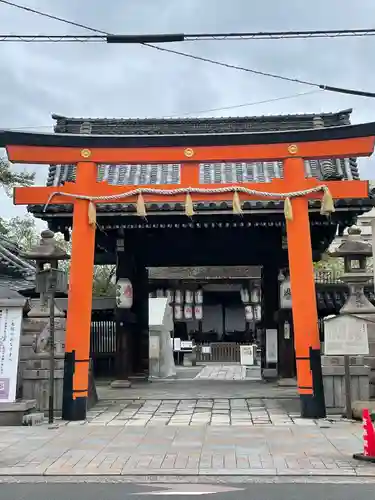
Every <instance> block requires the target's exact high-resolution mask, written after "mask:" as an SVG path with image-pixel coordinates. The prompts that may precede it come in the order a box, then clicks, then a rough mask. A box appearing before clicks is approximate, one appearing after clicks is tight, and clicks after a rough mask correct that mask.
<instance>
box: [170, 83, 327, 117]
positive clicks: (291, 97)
mask: <svg viewBox="0 0 375 500" xmlns="http://www.w3.org/2000/svg"><path fill="white" fill-rule="evenodd" d="M318 92H323V91H322V90H321V89H317V90H309V91H308V92H300V93H298V94H292V95H286V96H281V97H273V98H271V99H265V100H263V101H255V102H245V103H242V104H234V105H231V106H222V107H220V108H211V109H205V110H200V111H189V112H188V113H180V114H179V115H171V116H166V117H165V118H177V117H179V116H190V115H203V114H206V113H215V112H217V111H227V110H230V109H238V108H245V107H249V106H256V105H259V104H268V103H270V102H276V101H283V100H286V99H294V98H296V97H302V96H305V95H310V94H317V93H318Z"/></svg>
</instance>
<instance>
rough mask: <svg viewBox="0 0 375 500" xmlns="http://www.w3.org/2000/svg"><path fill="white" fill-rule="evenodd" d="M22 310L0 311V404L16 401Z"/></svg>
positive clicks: (8, 309) (11, 308)
mask: <svg viewBox="0 0 375 500" xmlns="http://www.w3.org/2000/svg"><path fill="white" fill-rule="evenodd" d="M21 323H22V308H20V307H8V308H1V309H0V404H1V403H14V402H15V400H16V389H17V375H18V358H19V348H20V336H21Z"/></svg>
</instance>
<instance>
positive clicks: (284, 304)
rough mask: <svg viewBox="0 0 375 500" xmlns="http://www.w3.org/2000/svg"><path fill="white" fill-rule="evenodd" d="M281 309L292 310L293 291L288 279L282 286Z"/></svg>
mask: <svg viewBox="0 0 375 500" xmlns="http://www.w3.org/2000/svg"><path fill="white" fill-rule="evenodd" d="M280 308H281V309H291V308H292V289H291V287H290V280H289V279H286V280H284V281H282V282H281V284H280Z"/></svg>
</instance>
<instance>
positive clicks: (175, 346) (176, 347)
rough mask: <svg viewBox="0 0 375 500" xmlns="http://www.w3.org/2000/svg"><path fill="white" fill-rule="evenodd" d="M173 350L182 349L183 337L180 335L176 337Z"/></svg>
mask: <svg viewBox="0 0 375 500" xmlns="http://www.w3.org/2000/svg"><path fill="white" fill-rule="evenodd" d="M173 350H174V351H181V339H180V338H178V337H175V338H174V346H173Z"/></svg>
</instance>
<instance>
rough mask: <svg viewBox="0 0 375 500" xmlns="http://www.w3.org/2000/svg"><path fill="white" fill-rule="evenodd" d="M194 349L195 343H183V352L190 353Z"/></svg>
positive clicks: (189, 341) (185, 341)
mask: <svg viewBox="0 0 375 500" xmlns="http://www.w3.org/2000/svg"><path fill="white" fill-rule="evenodd" d="M192 349H193V342H192V341H191V340H182V341H181V350H183V351H188V350H190V351H191V350H192Z"/></svg>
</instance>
